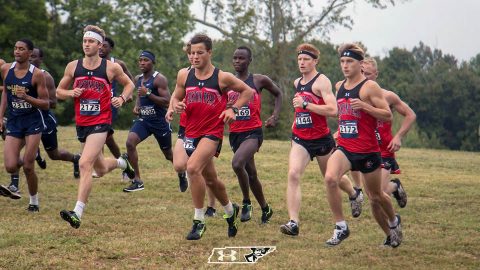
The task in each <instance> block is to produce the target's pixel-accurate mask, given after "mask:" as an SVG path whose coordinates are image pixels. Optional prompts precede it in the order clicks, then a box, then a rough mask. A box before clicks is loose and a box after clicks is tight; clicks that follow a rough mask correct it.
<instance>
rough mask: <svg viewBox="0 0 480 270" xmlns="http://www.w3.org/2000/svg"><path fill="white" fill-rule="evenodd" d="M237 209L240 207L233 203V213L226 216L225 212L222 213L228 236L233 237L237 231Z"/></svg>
mask: <svg viewBox="0 0 480 270" xmlns="http://www.w3.org/2000/svg"><path fill="white" fill-rule="evenodd" d="M239 210H240V207H239V206H238V205H237V204H236V203H234V204H233V214H232V215H231V216H228V215H227V214H224V215H223V218H224V219H225V220H226V221H227V223H228V237H235V235H237V231H238V211H239Z"/></svg>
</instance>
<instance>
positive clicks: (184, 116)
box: [179, 66, 193, 128]
mask: <svg viewBox="0 0 480 270" xmlns="http://www.w3.org/2000/svg"><path fill="white" fill-rule="evenodd" d="M191 69H193V68H192V66H189V67H188V68H187V70H191ZM179 126H181V127H184V128H185V127H186V126H187V114H186V113H185V112H182V113H181V114H180V123H179Z"/></svg>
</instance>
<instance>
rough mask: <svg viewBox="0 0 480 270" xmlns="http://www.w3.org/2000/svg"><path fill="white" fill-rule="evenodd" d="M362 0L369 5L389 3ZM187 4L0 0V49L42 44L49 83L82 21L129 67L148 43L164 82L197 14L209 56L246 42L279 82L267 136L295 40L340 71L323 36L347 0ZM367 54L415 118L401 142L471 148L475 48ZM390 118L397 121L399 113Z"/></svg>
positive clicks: (274, 134)
mask: <svg viewBox="0 0 480 270" xmlns="http://www.w3.org/2000/svg"><path fill="white" fill-rule="evenodd" d="M366 2H368V3H369V4H371V5H372V6H374V7H376V8H386V7H387V6H389V5H392V4H396V3H395V1H382V0H367V1H366ZM191 4H192V0H185V1H181V0H180V1H179V0H142V1H127V0H102V1H98V0H70V1H66V0H44V1H35V0H23V1H6V0H0V6H2V9H1V10H0V58H2V59H5V60H6V61H12V59H13V54H12V52H13V45H14V42H15V41H16V40H17V39H20V38H23V37H27V38H30V39H32V40H33V41H34V43H35V44H36V45H37V46H39V47H41V48H42V49H43V51H44V54H45V67H44V68H45V69H46V70H48V71H49V72H50V73H51V74H52V76H53V77H54V78H55V80H56V82H57V83H58V81H59V79H60V78H61V76H62V75H63V71H64V68H65V66H66V64H67V63H68V62H69V61H71V60H73V59H77V58H80V57H81V56H82V48H81V40H82V31H83V28H84V26H86V25H88V24H95V25H99V26H100V27H102V28H103V29H105V31H106V33H107V35H108V36H110V37H112V38H113V39H114V40H115V48H114V50H113V52H112V55H113V56H115V57H117V58H119V59H122V60H123V61H124V62H125V63H126V64H127V66H128V68H129V69H130V71H131V72H132V73H133V74H138V73H139V70H138V68H137V63H136V60H137V57H138V54H139V52H140V51H141V50H143V49H148V50H150V51H153V52H154V53H155V54H156V55H157V63H156V69H157V70H159V71H160V72H162V73H163V74H164V75H165V76H166V77H167V78H168V79H169V86H170V90H171V91H173V88H174V84H175V76H176V72H177V71H178V70H179V69H180V68H182V67H185V66H187V65H188V61H187V58H186V56H185V54H184V52H183V51H182V46H183V45H184V41H185V37H186V36H187V37H188V36H189V35H191V32H193V31H194V30H195V29H194V28H193V25H194V23H200V24H203V25H205V26H207V27H210V28H212V29H213V30H215V31H219V32H220V33H221V34H222V38H221V39H219V40H216V41H215V42H214V53H213V61H214V64H215V65H217V66H218V67H219V68H221V69H224V70H226V71H233V67H232V64H231V57H232V54H233V51H234V50H235V48H236V47H238V46H240V45H247V46H249V47H251V48H252V51H253V57H254V60H253V63H252V65H251V67H250V70H251V71H252V72H254V73H262V74H266V75H268V76H270V77H271V78H272V79H274V80H275V81H276V82H277V84H278V85H279V86H280V88H281V89H282V90H283V91H284V97H285V98H284V104H283V108H282V112H281V117H280V123H279V126H278V127H277V128H275V129H268V130H266V131H265V135H266V137H267V138H275V139H288V138H289V136H290V133H291V131H290V128H291V123H292V119H293V109H292V106H291V99H292V98H293V95H294V88H293V80H294V79H295V78H297V77H298V76H299V72H298V68H297V64H296V53H295V47H296V46H297V45H298V44H299V43H302V42H310V43H313V44H315V45H316V46H317V47H318V48H319V49H320V51H321V55H320V63H319V67H318V68H319V70H320V71H321V72H323V73H324V74H326V75H327V76H328V77H329V78H330V80H331V81H332V83H335V82H337V81H339V80H342V79H343V77H342V73H341V70H340V67H339V60H338V54H337V52H336V48H337V47H338V46H339V45H340V44H332V43H330V42H328V34H329V33H330V32H331V31H334V30H335V29H336V28H338V27H351V26H352V24H353V19H354V18H352V17H350V16H349V15H348V14H347V7H348V6H350V5H353V3H352V1H350V0H328V1H325V3H324V5H323V6H322V7H318V6H315V7H314V6H313V5H312V3H311V1H308V0H297V1H284V0H276V1H273V0H268V1H255V0H246V1H235V0H224V1H221V0H201V4H203V7H204V8H203V13H202V14H191V12H190V10H189V6H190V5H191ZM305 7H311V9H308V8H305ZM314 8H315V9H314ZM309 10H316V12H309ZM365 49H366V50H367V54H368V48H365ZM376 59H377V61H378V65H379V70H380V76H379V80H378V82H379V84H380V85H381V86H382V87H383V88H385V89H388V90H392V91H394V92H396V93H397V94H399V96H400V97H401V98H402V99H403V100H404V101H405V102H407V103H408V104H409V105H410V106H411V107H412V108H413V109H414V110H415V112H416V113H417V123H416V125H415V126H414V128H413V130H412V131H411V132H410V133H409V135H408V137H407V138H406V139H405V140H404V145H406V146H409V147H425V148H448V149H457V150H467V151H479V150H480V143H479V138H480V136H479V135H480V112H479V110H478V109H477V104H479V103H480V91H479V90H480V89H479V87H480V86H479V85H480V54H478V55H477V56H476V57H474V58H472V59H471V60H469V61H463V62H460V61H458V60H457V59H456V58H455V57H454V56H452V55H448V54H444V53H443V52H442V51H441V50H439V49H432V48H431V47H429V46H428V45H426V44H423V43H422V42H420V43H419V44H418V45H417V46H415V47H414V48H413V49H411V50H407V49H402V48H392V49H391V50H390V51H389V52H388V53H387V54H386V56H385V57H383V58H378V57H377V58H376ZM263 103H264V104H263V107H262V108H263V109H262V113H263V114H264V115H263V116H264V117H267V115H268V114H270V113H271V111H272V104H273V99H272V98H271V97H269V95H268V93H266V94H265V95H264V98H263ZM132 105H133V104H129V106H127V108H126V109H123V110H121V112H120V118H119V121H117V122H116V123H115V125H116V127H117V128H129V127H130V125H131V123H132V120H133V119H134V115H133V114H132V113H131V109H132ZM72 108H73V103H72V101H66V102H61V103H59V104H58V106H57V109H56V114H57V117H58V120H59V123H60V124H62V125H69V124H72V123H73V118H74V112H73V109H72ZM395 117H396V119H398V116H395ZM264 119H266V118H264ZM396 123H397V127H398V124H399V121H396ZM329 125H330V126H331V128H336V123H335V119H329ZM173 126H174V128H175V127H176V124H174V125H173Z"/></svg>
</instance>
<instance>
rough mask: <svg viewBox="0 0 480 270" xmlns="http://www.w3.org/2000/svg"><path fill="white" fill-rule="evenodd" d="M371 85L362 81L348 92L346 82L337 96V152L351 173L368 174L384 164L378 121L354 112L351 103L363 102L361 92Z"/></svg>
mask: <svg viewBox="0 0 480 270" xmlns="http://www.w3.org/2000/svg"><path fill="white" fill-rule="evenodd" d="M367 81H368V79H365V80H363V81H362V82H360V83H359V84H357V85H356V86H355V87H354V88H353V89H346V88H345V81H344V82H343V83H342V85H341V86H340V89H339V90H338V93H337V105H338V140H337V142H338V149H339V150H341V151H342V152H343V153H344V154H345V155H346V156H347V158H348V159H349V161H350V163H351V164H352V171H361V172H362V173H369V172H373V171H374V170H376V169H377V168H378V167H379V166H380V163H381V160H380V147H379V146H378V141H377V136H376V135H375V130H376V128H377V119H376V118H375V117H373V116H371V115H370V114H368V113H366V112H364V111H363V110H355V109H353V108H352V106H351V104H350V99H353V98H358V99H360V90H361V89H362V86H363V85H364V84H365V83H366V82H367Z"/></svg>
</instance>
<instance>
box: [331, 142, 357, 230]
mask: <svg viewBox="0 0 480 270" xmlns="http://www.w3.org/2000/svg"><path fill="white" fill-rule="evenodd" d="M350 169H351V164H350V161H349V160H348V158H347V157H346V156H345V154H344V153H343V152H342V151H340V150H337V151H335V152H333V153H332V155H331V156H330V158H329V159H328V162H327V168H326V172H325V186H326V191H327V200H328V204H329V205H330V210H331V211H332V214H333V219H334V221H335V222H342V221H345V217H344V216H343V209H342V196H341V193H340V188H339V182H340V179H341V178H342V176H343V175H344V174H345V173H346V172H347V171H348V170H350Z"/></svg>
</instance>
